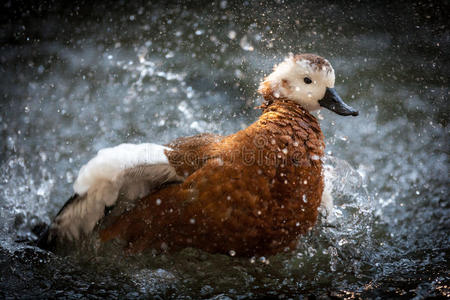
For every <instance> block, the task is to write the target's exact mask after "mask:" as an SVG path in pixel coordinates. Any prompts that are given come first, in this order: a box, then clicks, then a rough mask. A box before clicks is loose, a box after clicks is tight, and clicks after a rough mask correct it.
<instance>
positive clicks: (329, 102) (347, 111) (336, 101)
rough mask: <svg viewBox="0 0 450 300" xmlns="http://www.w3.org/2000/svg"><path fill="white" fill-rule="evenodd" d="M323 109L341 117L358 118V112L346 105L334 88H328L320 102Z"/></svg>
mask: <svg viewBox="0 0 450 300" xmlns="http://www.w3.org/2000/svg"><path fill="white" fill-rule="evenodd" d="M319 104H320V106H322V107H325V108H328V109H329V110H331V111H334V112H335V113H337V114H338V115H341V116H357V115H358V111H357V110H355V109H354V108H353V107H351V106H349V105H347V104H345V102H344V101H342V99H341V97H339V95H338V93H337V92H336V90H335V89H334V88H327V91H326V93H325V96H324V97H323V98H322V99H321V100H319Z"/></svg>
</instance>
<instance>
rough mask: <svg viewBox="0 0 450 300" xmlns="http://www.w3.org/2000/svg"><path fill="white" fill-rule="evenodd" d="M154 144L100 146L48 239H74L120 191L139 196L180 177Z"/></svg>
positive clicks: (86, 230) (88, 229) (161, 148)
mask: <svg viewBox="0 0 450 300" xmlns="http://www.w3.org/2000/svg"><path fill="white" fill-rule="evenodd" d="M170 150H171V149H170V148H167V147H164V146H161V145H157V144H139V145H133V144H122V145H119V146H116V147H112V148H106V149H102V150H100V151H99V152H98V154H97V156H95V157H94V158H93V159H91V160H90V161H89V162H88V163H87V164H86V165H84V166H83V167H82V168H81V170H80V172H79V174H78V178H77V180H76V181H75V184H74V185H73V188H74V190H75V193H76V194H78V196H77V197H75V198H72V199H71V200H69V201H68V202H67V203H66V205H64V207H63V208H62V209H61V211H60V213H59V214H58V215H57V216H56V218H55V220H54V221H53V223H52V225H51V226H50V229H49V237H48V240H49V241H51V240H53V239H58V240H62V239H68V240H77V239H79V238H80V236H81V235H83V234H84V235H87V234H89V233H90V232H91V231H92V230H93V229H94V227H95V225H96V224H97V222H98V221H99V220H100V219H101V218H102V217H103V216H104V211H105V207H108V206H112V205H114V204H116V202H117V199H118V196H119V193H120V194H121V195H124V196H125V197H126V198H127V199H131V200H134V199H138V198H141V197H144V196H146V195H148V194H149V193H150V192H151V191H152V190H153V189H155V188H157V187H158V186H160V185H161V184H164V183H166V182H174V181H182V178H181V177H179V176H178V175H177V174H176V171H175V169H174V168H173V167H172V166H171V165H170V164H169V161H168V159H167V156H166V155H165V153H164V151H170Z"/></svg>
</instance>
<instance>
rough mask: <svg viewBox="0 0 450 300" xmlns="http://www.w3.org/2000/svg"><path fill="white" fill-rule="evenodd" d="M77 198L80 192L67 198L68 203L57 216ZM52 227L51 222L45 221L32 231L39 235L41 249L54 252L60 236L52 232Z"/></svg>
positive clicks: (38, 242)
mask: <svg viewBox="0 0 450 300" xmlns="http://www.w3.org/2000/svg"><path fill="white" fill-rule="evenodd" d="M77 198H78V194H74V195H73V196H72V197H70V198H69V200H67V201H66V203H65V204H64V205H63V207H62V208H61V209H60V210H59V212H58V214H57V215H56V216H55V218H56V217H58V216H59V215H60V214H61V212H62V211H63V210H64V208H66V207H67V206H68V205H70V204H71V203H72V202H73V201H75V200H76V199H77ZM53 220H54V219H53ZM53 222H54V221H52V223H53ZM50 228H51V224H50V225H47V224H45V223H41V224H38V225H36V226H35V227H34V228H33V230H32V231H33V233H34V234H36V235H38V236H39V239H38V240H37V241H36V246H38V247H39V248H41V249H44V250H47V251H52V252H54V251H55V250H56V246H57V239H58V237H57V236H56V235H54V234H50Z"/></svg>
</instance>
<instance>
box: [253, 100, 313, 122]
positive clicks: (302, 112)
mask: <svg viewBox="0 0 450 300" xmlns="http://www.w3.org/2000/svg"><path fill="white" fill-rule="evenodd" d="M260 108H262V109H263V114H262V115H261V117H260V120H270V121H277V120H279V121H280V122H282V123H283V124H284V123H290V122H291V121H295V120H297V119H299V120H300V119H302V120H304V121H306V122H308V123H310V124H314V125H317V127H319V129H320V126H319V123H318V122H317V118H316V117H314V116H313V115H312V114H311V113H310V112H308V111H307V110H306V109H304V108H303V107H302V106H301V105H300V104H298V103H296V102H294V101H291V100H277V101H274V102H271V103H270V104H266V105H262V106H261V107H260ZM297 121H298V120H297Z"/></svg>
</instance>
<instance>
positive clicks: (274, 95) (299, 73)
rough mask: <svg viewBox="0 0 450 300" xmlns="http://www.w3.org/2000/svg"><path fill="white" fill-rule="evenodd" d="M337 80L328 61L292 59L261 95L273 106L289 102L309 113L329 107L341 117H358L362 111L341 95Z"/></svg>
mask: <svg viewBox="0 0 450 300" xmlns="http://www.w3.org/2000/svg"><path fill="white" fill-rule="evenodd" d="M334 80H335V76H334V70H333V67H332V66H331V64H330V63H329V62H328V60H326V59H324V58H322V57H320V56H318V55H314V54H300V55H295V56H294V55H290V56H289V57H287V58H286V59H285V60H284V61H283V62H282V63H280V64H278V65H276V66H275V67H274V69H273V72H272V73H271V74H270V75H269V76H267V77H266V78H265V80H264V81H263V82H262V83H261V85H260V86H259V89H258V92H259V93H261V94H262V95H263V96H264V98H265V99H266V100H268V101H269V102H273V101H276V100H277V99H285V100H291V101H294V102H296V103H298V104H300V105H301V106H302V107H303V108H305V109H307V110H308V111H314V110H317V109H320V108H321V107H325V108H328V109H329V110H331V111H334V112H335V113H337V114H339V115H343V116H349V115H351V116H357V115H358V111H357V110H355V109H353V108H352V107H350V106H349V105H347V104H345V103H344V101H342V99H341V97H339V95H338V94H337V92H336V90H335V89H334Z"/></svg>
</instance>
